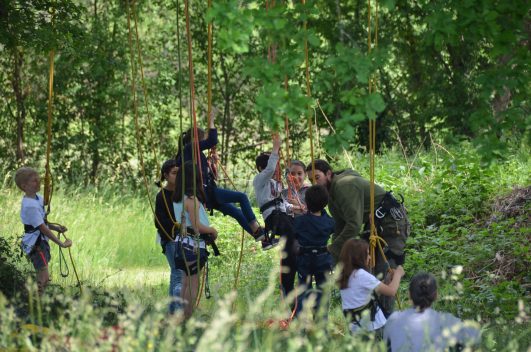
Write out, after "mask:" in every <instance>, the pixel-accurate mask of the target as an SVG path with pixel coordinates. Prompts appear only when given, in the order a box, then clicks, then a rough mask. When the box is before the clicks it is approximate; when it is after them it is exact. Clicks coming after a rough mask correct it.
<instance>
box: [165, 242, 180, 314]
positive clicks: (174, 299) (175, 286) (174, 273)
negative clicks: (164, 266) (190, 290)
mask: <svg viewBox="0 0 531 352" xmlns="http://www.w3.org/2000/svg"><path fill="white" fill-rule="evenodd" d="M178 248H179V246H178V243H177V242H167V243H166V245H165V249H166V251H165V252H166V259H167V260H168V264H169V265H170V287H169V295H170V297H171V302H170V307H169V311H170V314H173V313H175V311H177V310H180V309H182V308H183V304H182V301H181V289H182V286H183V277H184V271H182V270H180V269H177V268H176V267H175V258H176V257H177V256H180V253H179V251H178Z"/></svg>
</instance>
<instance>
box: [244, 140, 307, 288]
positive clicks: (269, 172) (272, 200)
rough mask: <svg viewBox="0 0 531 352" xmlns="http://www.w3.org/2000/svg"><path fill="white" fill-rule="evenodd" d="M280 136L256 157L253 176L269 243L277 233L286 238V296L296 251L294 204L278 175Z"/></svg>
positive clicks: (283, 276)
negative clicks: (284, 190) (291, 213)
mask: <svg viewBox="0 0 531 352" xmlns="http://www.w3.org/2000/svg"><path fill="white" fill-rule="evenodd" d="M280 143H281V141H280V137H279V135H278V134H277V133H275V134H274V135H273V150H272V151H271V153H261V154H260V155H258V156H257V157H256V169H257V170H258V174H257V175H256V176H255V177H254V179H253V188H254V193H255V195H256V202H257V203H258V206H259V207H260V212H261V213H262V217H263V218H264V222H265V225H266V230H267V231H268V232H270V233H271V242H270V245H271V246H273V245H276V244H278V240H277V239H276V238H275V236H280V237H282V238H285V239H286V244H285V246H284V248H283V249H282V260H281V273H282V274H281V276H280V279H281V285H282V291H283V293H284V295H288V294H289V293H290V292H291V291H292V290H293V286H294V283H295V274H296V257H297V256H296V253H295V241H294V240H295V238H294V236H295V233H294V230H293V218H292V217H291V216H289V215H288V211H289V208H290V207H291V204H289V203H288V202H287V201H285V200H284V198H283V197H282V182H280V180H279V179H277V178H275V177H276V176H279V172H278V160H279V151H280Z"/></svg>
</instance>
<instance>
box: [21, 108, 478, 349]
mask: <svg viewBox="0 0 531 352" xmlns="http://www.w3.org/2000/svg"><path fill="white" fill-rule="evenodd" d="M194 134H195V138H193V136H194ZM181 138H182V140H181V141H180V148H179V151H178V153H177V155H176V156H175V158H173V159H170V160H167V161H166V162H164V164H163V165H162V168H161V182H160V184H159V185H160V186H161V190H160V192H159V193H158V194H157V196H156V204H155V226H156V228H157V233H158V237H159V242H160V244H161V246H162V251H163V253H164V254H165V256H166V258H167V261H168V264H169V267H170V285H169V295H170V297H171V303H170V307H169V310H170V313H174V312H176V311H178V310H182V312H183V314H184V317H185V318H188V317H190V316H191V315H192V313H193V307H194V303H195V298H196V295H197V294H198V287H199V273H200V272H201V269H202V268H203V267H204V266H205V265H206V263H207V261H208V254H209V253H208V250H207V245H209V244H214V245H215V240H216V238H217V236H218V230H217V229H216V228H214V227H213V226H211V224H210V222H209V219H208V213H207V210H213V209H216V210H219V211H220V212H222V213H223V214H224V215H229V216H231V217H233V218H234V219H236V220H237V221H238V223H239V224H240V225H241V226H242V227H243V228H244V229H245V231H246V232H247V233H248V234H249V235H250V236H252V238H253V239H254V240H255V241H257V242H260V243H261V247H262V249H263V250H268V249H270V248H273V247H275V246H276V245H278V244H279V238H283V239H284V241H282V243H283V248H282V259H281V289H282V293H283V294H284V295H288V294H290V292H292V291H293V290H294V287H295V281H296V280H295V278H296V277H297V278H298V283H299V285H300V287H301V288H300V289H298V292H297V293H298V295H297V299H296V300H295V303H294V306H293V307H292V308H293V309H294V313H295V316H297V315H298V314H300V312H301V311H303V309H304V308H305V304H307V302H314V305H313V307H310V308H308V309H309V310H310V311H313V312H315V310H316V309H317V308H318V307H319V305H320V302H321V298H322V286H323V284H324V283H325V282H326V281H327V279H328V278H329V277H330V275H329V274H330V273H331V272H332V270H333V269H334V267H336V265H338V266H337V267H338V268H339V270H340V275H339V280H338V286H339V288H340V293H341V301H342V308H343V312H344V315H345V317H346V318H347V319H348V321H349V323H350V330H351V331H352V332H353V333H358V332H360V331H375V332H376V333H377V334H378V336H380V337H382V336H383V338H384V339H385V340H386V341H388V343H389V346H390V348H391V350H393V351H402V350H407V351H410V350H411V351H421V350H424V349H425V348H426V346H435V347H436V350H439V349H444V348H445V347H447V346H448V345H449V344H450V341H451V342H452V343H456V342H457V343H466V342H470V341H472V342H475V341H477V339H478V331H477V330H476V329H473V328H468V327H463V326H461V325H460V321H459V320H458V319H457V318H455V317H453V316H451V315H449V314H443V313H438V312H436V311H434V310H432V309H431V308H430V307H431V305H432V304H433V302H434V301H435V299H436V297H437V286H436V281H435V278H434V277H433V276H432V275H431V274H426V273H421V274H417V275H415V276H414V277H413V278H412V280H411V282H410V285H409V293H410V298H411V300H412V302H413V307H412V308H410V309H408V310H406V311H403V312H394V313H393V310H394V297H395V295H396V292H397V290H398V287H399V284H400V281H401V279H402V277H403V275H404V269H403V268H402V264H403V263H404V260H405V254H404V248H405V243H406V239H407V237H408V235H409V232H410V224H409V221H408V217H407V212H406V209H405V207H404V205H403V199H402V198H401V197H399V198H400V199H397V198H395V196H394V195H393V194H392V193H391V192H386V191H385V190H384V189H383V188H382V187H380V186H378V185H374V192H373V194H374V204H375V211H374V214H373V215H374V221H375V227H376V229H377V234H378V236H380V237H381V238H383V240H384V241H385V244H386V245H385V246H383V247H382V250H381V251H376V252H375V256H376V258H375V267H374V268H373V269H374V270H373V273H374V274H373V273H371V270H370V259H371V258H370V252H369V245H368V240H369V235H370V225H369V221H370V217H371V207H370V203H371V202H370V201H371V199H370V198H371V185H370V182H369V181H368V180H367V179H365V178H363V177H361V176H360V174H358V173H357V172H355V171H353V170H349V169H347V170H344V171H339V172H336V171H334V170H333V169H332V168H331V166H330V165H329V164H328V163H327V162H326V161H324V160H315V161H313V162H312V163H311V164H310V165H308V166H306V165H305V164H304V163H302V162H301V161H298V160H291V161H290V162H289V163H288V165H289V168H288V170H287V172H286V175H283V174H282V172H281V170H280V167H279V159H280V156H279V151H280V146H281V140H280V138H279V136H278V135H277V134H275V135H273V141H272V142H273V148H272V150H271V152H268V153H261V154H260V155H258V156H257V158H256V169H257V174H256V176H255V177H254V179H253V187H254V193H255V196H256V202H257V204H258V206H259V208H260V213H261V214H262V218H263V221H264V224H265V226H264V227H262V226H261V225H260V224H259V222H258V220H257V218H256V216H255V214H254V212H253V209H252V207H251V204H250V202H249V199H248V197H247V195H246V194H245V193H242V192H237V191H233V190H227V189H223V188H221V187H218V186H217V184H216V177H215V172H214V167H213V165H212V164H211V163H210V161H209V159H208V158H207V156H206V155H205V151H206V150H208V149H210V148H212V147H214V146H215V145H216V144H217V130H216V128H215V127H214V118H212V119H211V123H210V126H209V130H208V132H207V133H205V132H204V131H202V130H199V129H198V130H194V129H190V130H189V131H187V132H185V133H184V134H183V135H182V136H181ZM194 141H198V142H197V143H194ZM307 176H310V177H309V179H310V180H313V185H311V186H309V185H306V184H305V180H306V177H307ZM15 181H16V184H17V186H18V187H19V188H20V189H21V190H22V191H24V193H25V195H24V197H23V200H22V208H21V220H22V222H23V224H24V230H25V235H24V238H23V241H22V243H23V249H24V251H25V252H26V254H27V255H28V257H29V258H30V259H31V261H32V262H33V265H34V267H35V269H36V270H37V282H38V285H39V292H41V293H42V292H43V290H44V288H45V287H46V284H47V282H48V281H49V275H48V270H47V266H48V261H49V260H50V248H49V245H48V239H50V240H52V241H53V242H55V243H57V244H58V245H59V246H61V247H69V246H71V245H72V242H71V241H70V240H65V241H64V242H62V241H60V240H59V239H58V238H57V237H56V236H55V235H54V234H53V233H52V232H51V231H50V230H55V231H59V232H63V233H64V232H65V231H66V230H67V229H66V228H64V227H60V228H59V227H58V226H56V225H53V224H47V223H46V221H45V211H44V205H43V200H42V197H41V196H39V195H38V194H37V192H38V191H39V188H40V183H39V175H38V174H37V172H36V171H35V170H34V169H31V168H27V167H23V168H21V169H19V170H18V171H17V173H16V175H15ZM235 204H239V207H237V206H236V205H235ZM327 206H328V209H329V211H330V215H329V214H328V213H327V211H326V207H327ZM314 281H315V286H316V287H315V289H313V288H312V285H313V282H314ZM310 292H315V296H314V298H315V299H313V300H308V296H309V295H310Z"/></svg>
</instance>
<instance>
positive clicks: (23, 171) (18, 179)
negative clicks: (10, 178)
mask: <svg viewBox="0 0 531 352" xmlns="http://www.w3.org/2000/svg"><path fill="white" fill-rule="evenodd" d="M34 175H37V176H38V175H39V173H38V172H37V170H35V169H34V168H32V167H28V166H23V167H21V168H20V169H18V170H17V172H16V173H15V184H16V185H17V187H18V188H20V189H21V190H22V191H23V189H22V186H23V185H25V184H26V183H28V181H29V179H30V177H32V176H34Z"/></svg>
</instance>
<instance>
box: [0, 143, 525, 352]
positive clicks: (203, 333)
mask: <svg viewBox="0 0 531 352" xmlns="http://www.w3.org/2000/svg"><path fill="white" fill-rule="evenodd" d="M511 155H512V156H511V157H510V158H509V160H508V161H505V162H500V163H496V164H492V165H490V166H488V167H486V166H484V165H483V164H482V163H481V158H480V156H479V155H477V154H476V153H475V151H474V149H473V147H472V146H471V145H470V144H468V143H463V144H462V145H460V146H459V148H452V147H451V148H443V147H442V146H440V145H434V149H433V150H432V151H431V152H424V151H419V152H418V153H417V154H415V155H414V156H412V157H407V158H406V159H404V158H403V156H402V155H401V153H398V152H397V151H396V150H389V151H387V152H386V153H385V154H382V155H378V156H377V168H376V179H377V182H378V183H379V184H381V185H382V186H384V187H385V188H386V189H389V190H393V191H394V192H395V193H402V194H403V195H404V197H405V199H406V205H407V207H408V211H409V214H410V218H411V220H412V224H413V233H412V236H411V237H410V238H409V240H408V249H407V259H406V267H405V269H406V277H405V279H404V282H403V283H402V285H401V290H400V297H401V301H402V306H403V307H405V306H407V305H408V303H407V289H406V287H407V282H408V280H409V279H410V278H411V276H412V275H414V274H415V273H416V272H418V271H420V270H423V271H429V272H432V273H434V274H435V275H436V276H437V278H438V281H439V287H440V289H439V300H438V301H437V303H436V307H435V308H436V309H439V310H444V311H449V312H452V313H453V314H455V315H457V316H459V317H461V318H467V319H473V320H476V321H478V322H479V323H481V325H482V334H483V339H482V346H481V348H482V349H483V350H493V349H496V350H502V351H503V350H507V351H509V350H511V351H516V350H525V348H526V347H527V346H528V345H529V337H528V336H529V334H528V332H529V327H528V323H527V322H526V320H525V319H528V318H527V317H528V316H529V297H528V295H527V293H526V287H527V286H526V285H528V283H529V280H530V278H529V270H528V267H529V264H530V259H531V258H530V256H529V238H528V237H529V219H528V215H527V214H528V213H529V203H528V201H527V203H525V202H523V203H521V204H520V203H519V204H520V205H521V207H517V208H515V209H516V210H518V211H516V212H514V213H513V212H510V213H509V212H498V211H493V210H492V206H493V205H495V204H498V202H499V201H498V200H497V199H498V198H499V197H500V196H505V195H506V194H507V193H508V192H510V191H511V188H512V187H514V186H517V185H518V186H521V187H528V186H529V181H530V180H529V176H528V173H527V172H526V170H529V167H530V165H529V156H528V154H527V153H520V154H519V153H518V152H517V151H515V152H513V153H512V154H511ZM353 159H354V162H355V168H356V169H357V170H358V171H359V172H360V173H361V174H362V175H368V168H369V167H368V161H367V158H366V155H364V154H358V155H354V158H353ZM334 166H335V167H336V168H338V169H339V168H341V167H343V166H345V160H339V161H337V162H335V163H334ZM11 177H12V175H11V176H8V175H6V176H5V177H3V179H4V180H9V179H10V178H11ZM4 184H5V185H4V186H3V187H2V189H1V190H0V207H1V208H2V209H5V211H4V212H2V215H1V217H0V233H2V235H3V236H4V237H5V238H7V241H8V242H12V243H14V242H15V241H16V240H17V239H16V238H17V234H18V233H19V232H20V230H18V229H19V228H20V224H19V221H20V220H19V217H18V211H19V201H20V192H19V191H17V190H15V189H14V188H13V185H10V183H8V182H4ZM251 198H252V197H251ZM514 199H516V198H511V199H510V200H514ZM515 203H516V202H514V201H512V203H511V204H515ZM502 208H503V207H502ZM50 219H51V220H53V221H59V222H61V223H64V224H65V225H67V226H68V228H69V233H70V237H71V238H72V239H73V241H74V246H73V247H72V253H73V255H74V259H75V260H76V265H77V268H78V271H79V273H80V275H81V279H82V282H83V285H84V287H85V294H84V295H83V296H82V297H79V296H78V294H77V289H76V287H75V280H74V278H73V277H72V276H70V277H68V278H66V279H63V278H61V277H60V275H59V267H58V260H57V258H58V257H57V254H56V253H57V249H56V246H55V245H53V244H52V261H51V262H50V271H51V274H52V278H53V282H54V283H55V284H56V285H59V286H56V287H51V289H50V290H49V291H48V293H49V294H48V295H47V297H46V298H44V301H43V305H44V307H46V306H48V307H50V309H47V308H44V309H43V316H42V320H43V321H44V324H45V326H47V327H49V328H51V329H52V333H53V334H54V335H55V338H42V339H39V337H38V336H35V335H33V336H32V334H31V333H30V332H29V331H27V330H25V329H23V328H20V326H21V325H23V324H24V323H27V322H33V323H35V322H38V317H37V313H35V312H34V313H32V314H27V315H26V316H28V317H29V318H28V320H27V321H25V320H24V318H21V317H19V316H17V314H16V313H15V311H16V310H15V308H14V307H13V305H16V306H17V309H19V310H20V309H21V308H20V307H21V306H22V308H23V311H24V312H29V308H27V305H26V303H25V302H22V301H20V300H18V301H17V300H11V301H9V302H6V301H5V300H4V299H3V298H0V305H2V309H0V320H2V324H1V328H0V346H22V345H23V344H24V343H31V345H32V346H40V347H41V348H43V349H45V348H52V347H54V348H55V346H56V345H57V344H63V345H64V344H65V343H67V342H66V341H69V342H68V343H69V344H71V345H70V346H71V348H72V349H76V348H77V347H78V346H85V347H83V348H86V346H89V347H92V346H94V348H95V349H97V348H99V349H101V348H106V346H111V345H112V344H113V343H114V344H116V345H117V346H119V347H120V348H130V349H142V350H145V349H150V348H153V349H161V350H164V349H170V347H169V346H171V348H172V349H175V348H178V349H179V350H194V349H195V350H198V349H201V350H202V349H203V348H207V347H208V348H209V349H220V350H243V349H245V350H277V349H283V350H289V351H291V350H307V349H308V348H309V347H308V346H311V348H313V349H315V350H319V349H323V350H327V349H328V348H337V349H340V350H356V351H357V350H362V351H363V350H367V351H369V350H377V349H378V348H381V350H384V346H382V345H378V346H379V347H376V346H375V343H374V342H366V341H363V340H362V339H360V338H352V337H351V336H350V335H349V334H348V333H347V327H346V324H345V321H344V318H343V316H342V313H341V306H340V301H339V299H338V298H337V294H334V293H332V299H331V305H330V312H329V319H328V321H325V320H323V319H317V320H316V321H315V323H314V322H312V320H308V321H306V320H301V321H297V322H294V323H293V324H292V326H291V327H290V329H289V330H288V331H279V330H278V329H276V328H271V329H268V328H265V326H264V322H265V321H266V320H267V319H269V318H273V319H276V320H278V319H284V318H286V316H287V314H289V308H288V304H287V303H288V302H289V301H286V302H282V300H281V299H280V293H279V291H278V288H277V280H278V279H277V278H278V262H279V260H280V258H279V253H278V251H275V250H272V251H267V252H262V251H261V249H260V248H259V246H258V245H257V244H256V243H255V242H254V241H252V240H251V237H250V236H248V235H244V243H243V259H242V267H241V271H240V275H239V284H238V290H237V294H236V295H235V294H234V291H233V285H234V283H235V274H236V267H237V265H238V261H239V254H240V243H241V242H240V241H241V237H240V236H241V229H240V227H239V226H238V225H237V223H236V222H235V221H234V220H233V219H231V218H229V217H224V216H222V215H221V214H218V213H215V215H214V216H213V217H211V221H212V223H213V226H215V227H216V228H218V229H220V238H219V239H218V245H219V247H220V250H221V253H222V255H221V256H220V257H211V258H210V275H209V279H210V288H211V291H212V295H213V298H212V299H210V300H207V299H205V298H204V297H203V298H202V299H201V304H200V307H199V308H198V310H197V311H196V313H195V317H194V319H192V320H191V321H190V322H188V323H187V324H180V321H179V320H178V319H175V320H174V319H173V318H169V317H167V316H166V315H165V311H166V303H167V302H166V297H167V288H168V286H167V285H168V271H169V270H168V268H167V263H166V259H165V258H164V256H163V255H162V254H161V253H160V252H161V250H160V247H159V246H158V245H157V244H156V243H155V239H154V237H155V236H154V225H153V220H152V215H151V210H150V208H149V204H148V202H147V200H146V199H145V196H143V195H142V194H139V193H138V192H135V191H133V190H130V189H126V188H123V187H122V186H121V185H120V184H114V185H112V184H106V185H102V186H100V187H88V188H85V187H81V186H76V187H73V186H67V185H64V184H59V186H58V187H57V191H56V193H55V196H54V200H53V204H52V213H51V214H50ZM23 266H25V267H29V266H30V264H29V263H28V264H24V265H23ZM2 272H3V271H2ZM22 275H30V274H28V273H23V274H22ZM17 279H18V280H19V281H20V278H17ZM24 279H25V278H24ZM2 282H4V280H2ZM63 313H64V314H63ZM19 314H20V313H19ZM115 325H116V326H119V327H120V329H123V330H124V333H123V336H121V337H120V338H117V336H116V331H114V330H113V329H112V328H111V330H109V326H115ZM112 331H114V332H112ZM104 334H107V336H112V337H110V338H109V339H104V338H102V335H104ZM67 336H69V337H68V338H67ZM45 337H49V336H48V335H46V336H45ZM27 341H30V342H27ZM149 346H152V347H149ZM80 348H81V347H80ZM109 348H110V347H109Z"/></svg>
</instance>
